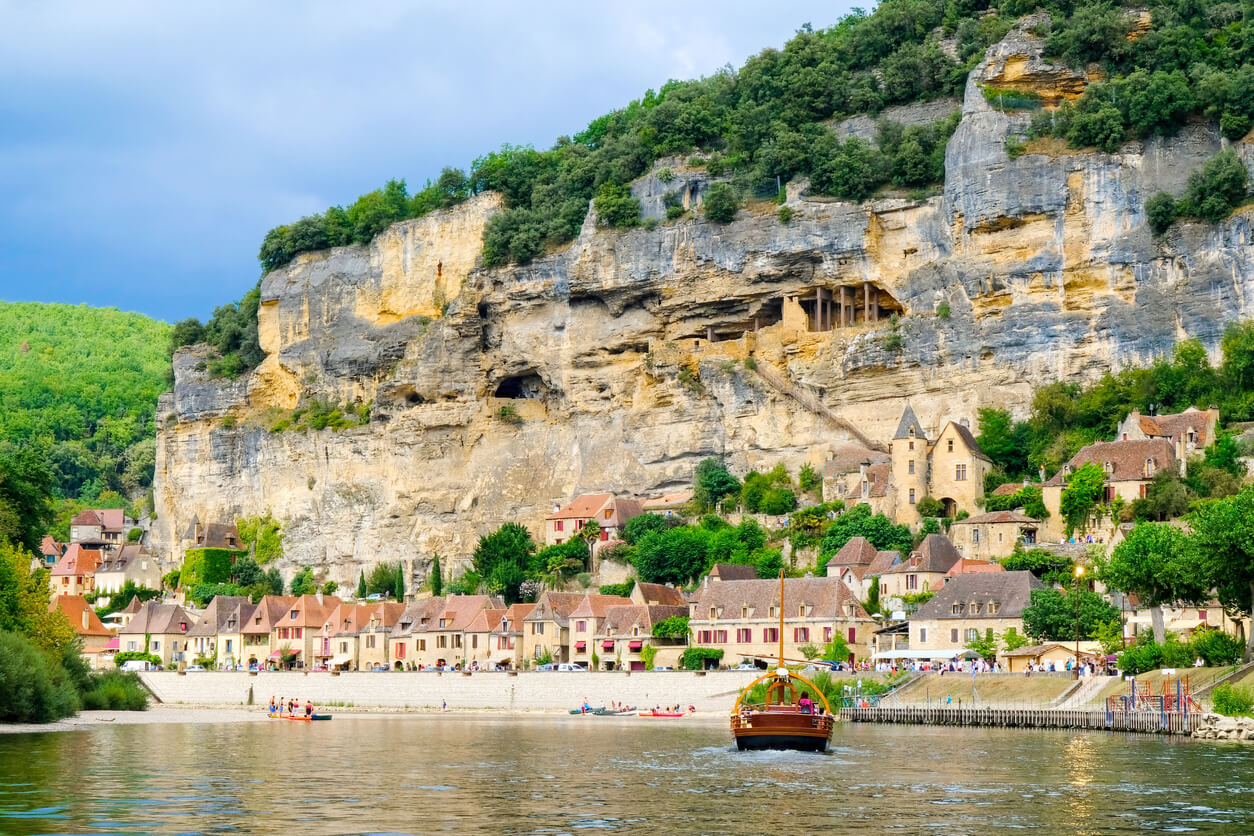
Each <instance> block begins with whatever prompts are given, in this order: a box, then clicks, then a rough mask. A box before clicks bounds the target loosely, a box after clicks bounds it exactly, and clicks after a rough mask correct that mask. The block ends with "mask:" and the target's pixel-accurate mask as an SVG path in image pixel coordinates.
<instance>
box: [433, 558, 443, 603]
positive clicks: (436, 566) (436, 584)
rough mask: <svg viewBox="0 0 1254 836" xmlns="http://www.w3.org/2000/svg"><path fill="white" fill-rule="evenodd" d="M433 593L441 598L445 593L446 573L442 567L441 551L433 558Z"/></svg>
mask: <svg viewBox="0 0 1254 836" xmlns="http://www.w3.org/2000/svg"><path fill="white" fill-rule="evenodd" d="M431 594H432V595H434V596H435V597H436V598H439V597H440V596H441V595H443V594H444V575H443V574H442V570H441V569H440V553H439V552H436V553H435V557H433V558H432V559H431Z"/></svg>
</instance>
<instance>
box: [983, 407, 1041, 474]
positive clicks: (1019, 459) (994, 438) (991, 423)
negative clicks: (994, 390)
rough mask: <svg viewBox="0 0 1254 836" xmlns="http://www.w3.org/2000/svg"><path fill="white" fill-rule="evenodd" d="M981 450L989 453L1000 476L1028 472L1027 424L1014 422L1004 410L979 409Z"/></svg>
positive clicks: (1028, 427)
mask: <svg viewBox="0 0 1254 836" xmlns="http://www.w3.org/2000/svg"><path fill="white" fill-rule="evenodd" d="M978 415H979V427H980V434H979V436H978V437H977V438H976V441H977V442H978V443H979V445H980V448H981V449H983V450H984V452H985V453H987V454H988V457H989V458H990V459H992V460H993V463H994V464H996V465H997V467H998V468H1000V469H1001V471H1002V472H1003V473H1006V474H1009V475H1011V476H1019V475H1021V474H1024V473H1027V472H1028V470H1029V467H1028V436H1029V435H1030V434H1031V427H1030V426H1029V425H1028V423H1027V422H1026V421H1020V422H1019V423H1015V422H1014V420H1013V419H1012V418H1011V417H1010V412H1009V411H1008V410H1005V409H980V410H979V412H978Z"/></svg>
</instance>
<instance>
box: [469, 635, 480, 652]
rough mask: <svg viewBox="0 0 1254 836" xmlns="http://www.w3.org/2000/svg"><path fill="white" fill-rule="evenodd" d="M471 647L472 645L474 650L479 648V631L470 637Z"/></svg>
mask: <svg viewBox="0 0 1254 836" xmlns="http://www.w3.org/2000/svg"><path fill="white" fill-rule="evenodd" d="M470 647H471V649H472V650H477V649H478V648H479V634H478V633H475V634H472V635H471V637H470Z"/></svg>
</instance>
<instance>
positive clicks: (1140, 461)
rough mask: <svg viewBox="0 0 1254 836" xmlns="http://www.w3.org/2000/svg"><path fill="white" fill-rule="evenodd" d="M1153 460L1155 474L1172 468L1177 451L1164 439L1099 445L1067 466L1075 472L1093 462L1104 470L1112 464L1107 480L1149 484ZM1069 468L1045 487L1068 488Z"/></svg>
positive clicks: (1089, 448)
mask: <svg viewBox="0 0 1254 836" xmlns="http://www.w3.org/2000/svg"><path fill="white" fill-rule="evenodd" d="M1146 459H1153V460H1154V463H1155V468H1154V472H1155V473H1157V472H1158V471H1160V470H1164V469H1168V468H1171V467H1173V466H1174V465H1175V461H1176V456H1175V450H1174V449H1173V448H1172V445H1171V442H1170V441H1168V440H1167V439H1165V438H1150V439H1146V440H1144V441H1099V442H1097V443H1096V444H1090V445H1088V446H1087V447H1081V448H1080V452H1078V453H1076V454H1075V455H1074V456H1072V457H1071V461H1069V462H1067V465H1068V466H1069V467H1070V468H1071V470H1072V471H1074V470H1076V469H1077V468H1079V467H1081V466H1083V465H1085V464H1088V463H1089V462H1092V463H1094V464H1096V465H1098V466H1099V467H1103V468H1104V467H1105V464H1106V462H1110V463H1111V465H1112V467H1113V472H1112V473H1111V474H1110V475H1108V476H1107V477H1106V479H1107V481H1110V482H1135V481H1144V480H1148V479H1150V478H1151V477H1149V476H1146V475H1145V460H1146ZM1066 472H1067V468H1066V467H1064V468H1062V469H1061V470H1059V471H1058V472H1057V473H1055V474H1054V478H1052V479H1050V480H1049V481H1048V482H1046V483H1045V484H1046V485H1052V486H1058V485H1065V484H1067V476H1066Z"/></svg>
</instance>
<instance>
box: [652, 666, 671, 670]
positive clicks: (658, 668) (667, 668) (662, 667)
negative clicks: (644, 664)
mask: <svg viewBox="0 0 1254 836" xmlns="http://www.w3.org/2000/svg"><path fill="white" fill-rule="evenodd" d="M653 670H655V671H673V670H675V669H674V668H672V667H671V666H670V665H654V666H653Z"/></svg>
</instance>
